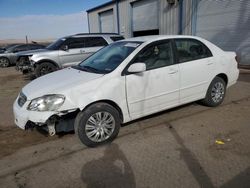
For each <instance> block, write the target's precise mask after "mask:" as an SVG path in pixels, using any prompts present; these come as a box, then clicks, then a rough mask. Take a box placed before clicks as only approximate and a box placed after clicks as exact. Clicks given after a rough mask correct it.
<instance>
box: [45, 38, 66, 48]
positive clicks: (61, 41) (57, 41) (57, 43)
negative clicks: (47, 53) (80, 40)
mask: <svg viewBox="0 0 250 188" xmlns="http://www.w3.org/2000/svg"><path fill="white" fill-rule="evenodd" d="M65 40H66V39H65V38H60V39H58V40H56V41H55V42H53V43H51V44H50V45H48V46H47V47H46V49H48V50H58V49H59V47H60V46H61V45H62V43H63V42H64V41H65Z"/></svg>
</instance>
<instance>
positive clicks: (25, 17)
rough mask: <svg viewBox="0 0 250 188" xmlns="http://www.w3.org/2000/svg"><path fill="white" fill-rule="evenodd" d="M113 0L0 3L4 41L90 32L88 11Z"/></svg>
mask: <svg viewBox="0 0 250 188" xmlns="http://www.w3.org/2000/svg"><path fill="white" fill-rule="evenodd" d="M108 1H109V0H71V1H70V0H0V40H1V39H23V38H25V36H26V35H28V37H29V38H30V39H54V38H58V37H62V36H65V35H68V34H74V33H81V32H88V22H87V13H86V10H87V9H89V8H93V7H95V6H98V5H100V4H103V3H105V2H108Z"/></svg>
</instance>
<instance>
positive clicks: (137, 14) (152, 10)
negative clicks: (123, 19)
mask: <svg viewBox="0 0 250 188" xmlns="http://www.w3.org/2000/svg"><path fill="white" fill-rule="evenodd" d="M158 13H159V11H158V0H141V1H136V2H134V3H132V30H133V32H138V33H139V32H141V31H144V33H145V34H147V33H149V34H150V31H152V32H154V31H156V32H157V30H158V32H159V16H158ZM153 34H154V33H153ZM155 34H159V33H155Z"/></svg>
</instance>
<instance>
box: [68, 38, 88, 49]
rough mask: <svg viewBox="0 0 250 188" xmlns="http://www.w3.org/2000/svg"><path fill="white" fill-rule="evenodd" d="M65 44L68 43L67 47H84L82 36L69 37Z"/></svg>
mask: <svg viewBox="0 0 250 188" xmlns="http://www.w3.org/2000/svg"><path fill="white" fill-rule="evenodd" d="M65 45H68V48H69V49H75V48H84V38H69V39H68V40H67V41H66V42H65Z"/></svg>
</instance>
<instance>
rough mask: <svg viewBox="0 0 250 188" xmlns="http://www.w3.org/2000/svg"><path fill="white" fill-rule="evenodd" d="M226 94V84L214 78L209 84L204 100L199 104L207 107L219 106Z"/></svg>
mask: <svg viewBox="0 0 250 188" xmlns="http://www.w3.org/2000/svg"><path fill="white" fill-rule="evenodd" d="M225 94H226V83H225V81H224V80H223V79H222V78H220V77H215V78H214V79H213V81H212V82H211V83H210V85H209V88H208V90H207V94H206V97H205V99H203V100H202V101H201V102H202V103H203V104H204V105H206V106H209V107H215V106H219V105H220V104H221V103H222V102H223V100H224V98H225Z"/></svg>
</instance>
